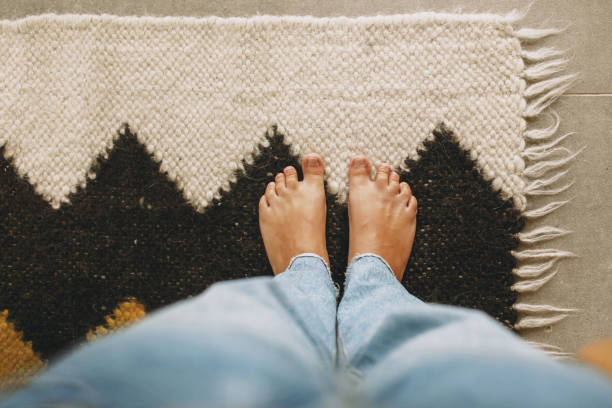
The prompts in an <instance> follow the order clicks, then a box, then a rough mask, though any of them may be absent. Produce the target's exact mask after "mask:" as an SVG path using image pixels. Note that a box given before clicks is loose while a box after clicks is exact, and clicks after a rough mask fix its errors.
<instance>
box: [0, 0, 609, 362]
mask: <svg viewBox="0 0 612 408" xmlns="http://www.w3.org/2000/svg"><path fill="white" fill-rule="evenodd" d="M529 3H530V1H528V0H520V1H518V0H514V1H501V0H497V1H483V0H462V1H459V0H457V1H450V0H447V1H445V0H429V1H424V0H419V1H402V0H382V1H372V0H338V1H316V0H314V1H313V0H259V1H246V0H210V1H195V0H177V1H172V2H170V1H163V0H1V1H0V18H11V19H12V18H19V17H24V16H26V15H31V14H40V13H47V12H55V13H109V14H118V15H160V16H161V15H190V16H206V15H217V16H249V15H254V14H275V15H283V14H291V15H314V16H337V15H346V16H357V15H373V14H396V13H410V12H415V11H432V10H433V11H461V10H462V11H465V12H495V13H504V12H507V11H510V10H511V9H514V8H526V7H527V5H528V4H529ZM458 4H460V5H461V7H459V6H458ZM565 23H571V26H570V27H569V29H568V31H567V32H565V33H564V34H561V35H560V36H558V37H556V38H553V39H550V40H548V41H547V43H548V45H552V46H558V47H560V48H562V49H570V50H571V53H572V57H573V60H572V63H571V66H570V70H571V71H574V72H580V73H581V78H580V81H579V82H578V83H577V84H576V85H575V86H574V87H573V88H572V89H571V91H570V93H568V94H567V95H565V96H564V97H562V98H561V99H560V100H559V102H558V103H557V104H556V108H557V110H558V112H559V113H560V115H561V118H562V125H561V129H560V131H562V132H563V131H577V132H578V133H577V135H576V136H574V137H573V138H571V139H570V140H566V143H565V146H567V147H569V148H571V149H577V148H579V147H581V146H583V145H586V146H587V149H586V150H585V151H584V152H583V153H582V154H581V155H580V156H579V157H578V159H576V160H575V161H574V163H573V165H572V166H571V167H570V168H571V170H570V173H571V174H572V176H573V177H574V178H575V180H576V182H575V184H574V186H573V187H572V188H571V189H570V190H569V191H566V192H565V193H564V194H563V196H564V197H565V198H567V197H574V199H573V201H571V202H570V203H569V204H568V205H566V206H565V207H563V208H561V209H560V210H558V211H556V212H555V213H553V214H551V215H549V216H547V217H546V219H544V220H543V221H542V222H538V223H533V224H532V225H528V227H527V228H528V229H529V228H531V227H532V226H535V225H540V224H547V225H553V226H557V227H560V228H566V229H570V230H572V231H574V233H573V234H571V235H568V236H566V237H563V238H560V239H557V240H555V241H553V245H552V246H553V247H555V248H559V249H566V250H570V251H573V252H575V253H577V254H578V255H579V257H578V258H575V259H570V260H566V261H563V262H562V263H561V264H560V265H561V268H560V271H559V274H558V275H557V276H556V277H555V278H554V279H553V280H552V281H551V282H549V283H548V284H547V285H546V286H544V287H543V288H542V289H540V290H539V291H538V292H536V293H535V294H532V295H529V296H523V297H522V299H521V300H522V301H525V302H529V303H546V304H552V305H557V306H565V307H575V308H579V309H581V312H580V313H577V314H575V315H572V316H570V317H569V318H567V319H565V320H564V321H562V322H560V323H558V324H556V325H554V326H552V327H547V328H544V329H533V330H530V331H526V332H524V333H523V335H524V336H525V337H526V338H528V339H531V340H536V341H543V342H547V343H551V344H556V345H558V346H561V347H562V348H563V349H564V350H566V351H575V350H577V349H578V348H580V346H582V345H584V344H586V343H588V342H591V341H594V340H597V339H599V338H603V337H612V316H611V315H612V240H611V239H610V238H609V237H608V234H609V232H610V231H612V188H611V187H612V181H610V178H611V176H612V171H611V170H610V166H611V163H612V161H611V160H610V157H612V142H611V141H610V140H609V138H610V137H612V136H611V135H610V128H611V125H612V118H611V117H610V113H611V112H612V69H611V68H610V66H611V65H612V47H610V45H609V40H610V39H611V38H612V2H610V1H609V0H590V1H588V2H586V1H575V0H557V1H555V0H539V1H536V2H535V3H534V4H533V5H532V7H531V9H530V11H529V13H528V15H527V16H526V17H525V19H524V22H523V23H522V25H524V26H531V27H540V26H550V25H554V24H561V25H562V24H565ZM541 202H542V203H543V202H547V201H546V200H543V201H541ZM534 204H535V205H534V206H537V201H536V202H534Z"/></svg>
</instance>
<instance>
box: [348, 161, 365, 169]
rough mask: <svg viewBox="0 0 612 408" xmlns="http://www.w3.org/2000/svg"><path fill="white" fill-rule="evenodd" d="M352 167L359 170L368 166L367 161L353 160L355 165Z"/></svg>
mask: <svg viewBox="0 0 612 408" xmlns="http://www.w3.org/2000/svg"><path fill="white" fill-rule="evenodd" d="M351 166H352V167H354V168H356V169H359V168H362V167H365V166H366V161H365V159H353V163H351Z"/></svg>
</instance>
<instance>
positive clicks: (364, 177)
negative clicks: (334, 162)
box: [349, 156, 372, 184]
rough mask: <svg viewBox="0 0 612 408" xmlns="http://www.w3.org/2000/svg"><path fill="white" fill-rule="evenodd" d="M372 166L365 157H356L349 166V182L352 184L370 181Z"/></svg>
mask: <svg viewBox="0 0 612 408" xmlns="http://www.w3.org/2000/svg"><path fill="white" fill-rule="evenodd" d="M371 171H372V166H371V164H370V160H368V158H367V157H365V156H355V157H353V159H352V160H351V164H350V165H349V181H350V183H351V184H355V183H363V182H366V181H370V172H371Z"/></svg>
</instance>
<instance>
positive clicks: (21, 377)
mask: <svg viewBox="0 0 612 408" xmlns="http://www.w3.org/2000/svg"><path fill="white" fill-rule="evenodd" d="M8 315H9V312H8V310H3V311H2V312H1V313H0V388H2V389H5V388H9V389H10V388H14V387H17V386H19V385H20V384H23V383H25V382H26V381H27V380H28V378H30V377H31V376H32V375H33V374H35V373H36V372H38V370H40V369H41V368H43V367H44V366H45V365H46V362H43V361H42V360H41V359H40V357H39V356H38V354H37V353H35V352H34V350H33V349H32V342H30V341H27V342H24V341H23V338H22V333H21V332H18V331H16V330H15V326H14V325H13V324H12V323H11V322H9V321H8Z"/></svg>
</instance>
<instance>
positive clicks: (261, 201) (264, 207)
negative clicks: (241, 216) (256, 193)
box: [259, 194, 270, 212]
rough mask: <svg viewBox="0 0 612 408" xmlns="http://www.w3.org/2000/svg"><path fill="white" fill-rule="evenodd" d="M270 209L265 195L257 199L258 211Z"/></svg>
mask: <svg viewBox="0 0 612 408" xmlns="http://www.w3.org/2000/svg"><path fill="white" fill-rule="evenodd" d="M269 208H270V204H268V199H267V198H266V195H265V194H264V195H262V196H261V198H260V199H259V211H260V212H261V211H264V210H267V209H269Z"/></svg>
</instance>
